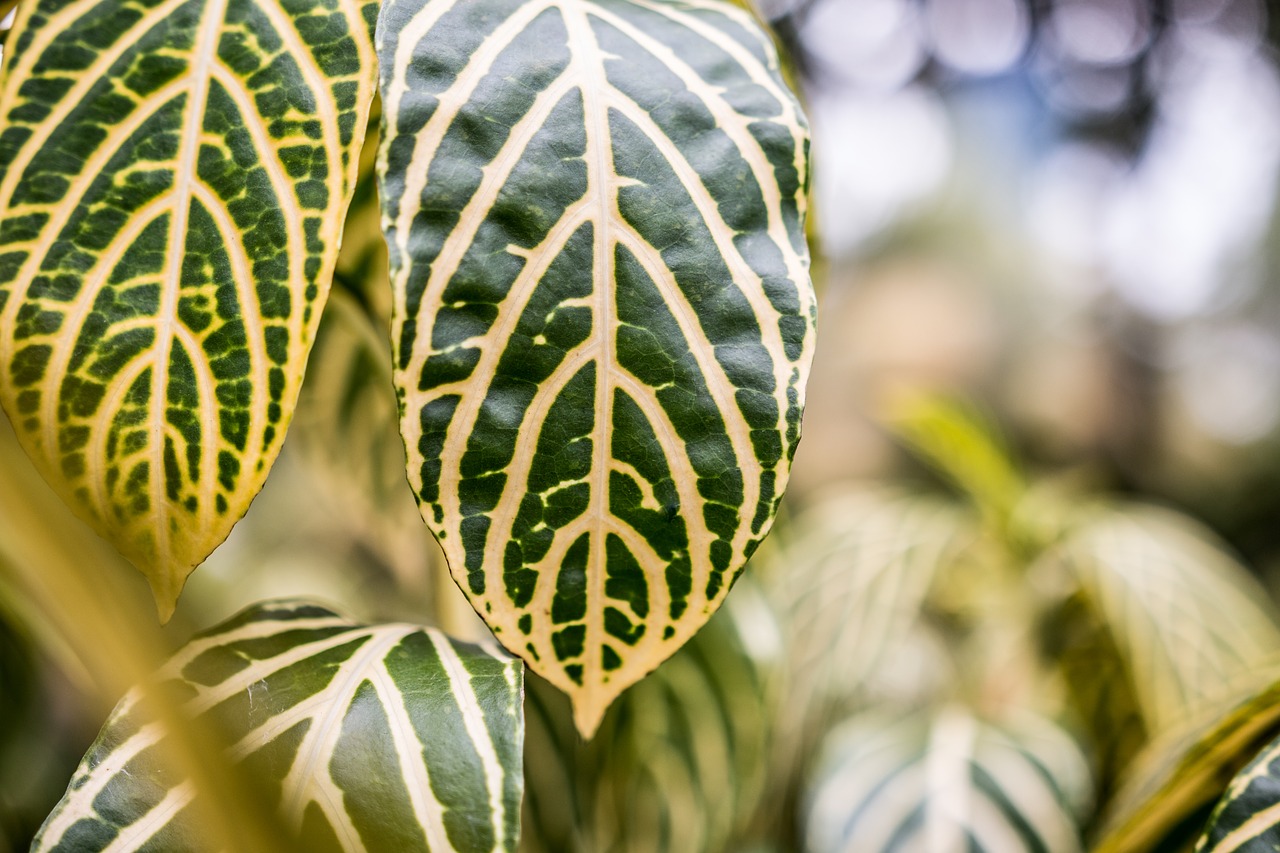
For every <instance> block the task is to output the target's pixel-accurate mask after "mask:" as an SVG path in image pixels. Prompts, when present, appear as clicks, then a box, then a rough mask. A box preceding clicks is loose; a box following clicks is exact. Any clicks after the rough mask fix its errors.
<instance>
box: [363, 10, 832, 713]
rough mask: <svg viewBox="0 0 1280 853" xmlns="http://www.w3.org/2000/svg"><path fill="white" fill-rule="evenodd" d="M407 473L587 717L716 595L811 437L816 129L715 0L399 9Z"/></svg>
mask: <svg viewBox="0 0 1280 853" xmlns="http://www.w3.org/2000/svg"><path fill="white" fill-rule="evenodd" d="M378 43H379V57H380V81H379V86H380V91H381V93H382V99H383V105H384V110H385V120H384V128H385V131H384V136H383V142H382V144H383V148H382V152H381V157H382V162H381V170H382V171H381V177H382V184H381V187H382V191H383V192H382V198H383V206H384V207H383V213H384V226H385V229H386V235H387V242H388V246H389V250H390V263H391V271H392V282H393V286H394V298H395V305H394V318H393V324H392V341H393V347H394V350H395V373H396V384H397V388H398V390H399V394H400V397H401V403H402V408H401V412H402V422H401V428H402V432H403V435H404V440H405V445H406V448H407V451H408V471H409V480H410V483H411V484H412V486H413V488H414V491H415V492H416V494H417V495H418V499H419V503H420V504H421V508H422V511H423V516H424V518H425V519H426V520H427V523H428V525H429V526H430V527H431V529H432V531H433V532H434V533H435V535H436V537H437V538H438V539H439V541H440V543H441V545H442V546H443V548H444V551H445V554H446V556H447V558H448V561H449V565H450V567H451V570H452V572H453V576H454V578H455V580H457V582H458V584H459V585H460V586H461V587H462V588H463V590H464V591H465V592H466V593H467V594H468V596H469V597H470V599H471V601H472V604H473V605H474V607H475V608H476V610H477V612H479V613H480V615H481V616H482V617H483V618H484V619H485V620H486V621H487V622H488V624H489V625H490V627H491V628H492V629H493V631H494V632H495V634H496V635H497V637H498V639H499V640H501V641H502V643H503V644H504V645H506V646H507V648H509V649H511V650H512V651H514V652H515V653H517V654H519V655H521V656H522V657H524V658H525V660H526V662H527V663H528V664H529V666H530V667H532V668H533V669H534V671H536V672H538V673H539V674H540V675H542V676H544V677H545V678H546V679H547V680H549V681H550V682H552V683H553V684H555V685H556V686H557V687H559V688H561V689H562V690H565V691H566V692H568V693H569V694H570V696H571V697H572V699H573V702H574V708H575V716H576V721H577V725H578V728H579V729H580V730H581V731H582V732H583V733H584V734H588V735H589V734H590V733H591V732H592V731H594V730H595V728H596V726H597V725H598V723H599V720H600V717H601V715H602V714H603V713H604V710H605V708H607V707H608V705H609V703H610V702H611V701H612V700H613V698H614V697H615V696H617V695H618V693H619V692H621V691H622V690H623V689H624V688H626V687H627V686H628V685H630V684H632V683H634V682H635V681H637V680H639V679H640V678H642V677H643V676H644V675H645V674H646V673H648V672H649V671H650V670H652V669H653V668H654V667H656V666H657V665H658V664H659V663H660V662H661V661H663V660H664V659H665V658H667V657H668V656H670V655H671V654H672V653H673V652H674V651H675V650H676V649H678V648H679V647H680V645H681V644H682V643H684V642H685V641H686V640H687V639H688V638H689V637H690V636H691V635H692V634H693V633H694V632H695V631H696V630H697V629H698V628H699V626H701V625H702V624H703V623H705V622H706V620H707V618H708V617H709V616H710V615H711V614H712V613H713V612H714V611H715V610H716V608H717V607H719V606H720V604H721V602H722V601H723V600H724V596H725V594H726V593H727V591H728V590H729V587H730V586H731V585H732V583H733V581H734V580H735V578H736V577H737V575H738V573H739V572H740V570H741V568H742V565H743V564H744V562H745V561H746V559H747V557H749V556H750V554H751V553H752V552H753V550H754V549H755V548H756V546H757V545H758V544H759V542H760V541H761V539H762V538H763V537H764V535H765V534H766V532H767V530H768V528H769V526H770V524H771V523H772V519H773V516H774V513H775V510H776V507H777V504H778V501H779V499H780V497H781V495H782V492H783V488H784V486H785V484H786V481H787V477H788V473H789V468H790V461H791V457H792V454H793V452H794V451H795V447H796V443H797V441H798V440H799V434H800V413H801V408H802V405H803V399H804V383H805V380H806V378H807V374H808V368H809V362H810V358H811V354H812V344H813V322H814V299H813V292H812V288H811V285H810V282H809V276H808V259H807V250H806V247H805V242H804V227H803V226H804V214H805V189H806V184H807V131H806V128H805V124H804V119H803V117H802V116H801V114H800V112H799V109H798V107H797V105H796V102H795V99H794V97H793V96H792V95H791V93H790V92H789V91H788V90H787V89H786V87H785V86H784V84H783V83H782V81H781V79H780V77H779V75H778V67H777V58H776V56H775V54H774V52H773V50H772V47H771V45H770V44H769V42H768V40H767V39H766V38H765V36H763V35H762V34H761V33H760V31H759V30H758V29H757V28H756V27H755V25H754V24H753V22H752V19H751V17H750V16H749V15H748V14H747V13H745V12H743V11H742V10H741V9H738V8H736V7H734V6H732V5H731V4H728V3H725V2H721V0H689V2H674V0H634V1H633V2H632V0H528V2H511V0H471V2H460V0H452V2H451V0H390V2H387V3H386V4H385V5H384V6H383V8H382V12H381V16H380V19H379V27H378Z"/></svg>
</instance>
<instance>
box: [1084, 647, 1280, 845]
mask: <svg viewBox="0 0 1280 853" xmlns="http://www.w3.org/2000/svg"><path fill="white" fill-rule="evenodd" d="M1266 672H1268V673H1270V674H1271V677H1272V678H1273V679H1274V678H1275V677H1276V668H1275V666H1269V667H1267V668H1266ZM1278 734H1280V682H1273V683H1271V684H1269V685H1268V686H1267V687H1266V688H1265V689H1264V690H1261V691H1258V692H1257V693H1256V694H1254V695H1251V696H1249V697H1248V698H1246V699H1244V700H1243V701H1241V702H1240V703H1239V704H1237V705H1235V706H1234V707H1232V708H1230V709H1229V710H1228V711H1225V712H1224V711H1222V710H1219V709H1214V711H1213V712H1211V713H1209V714H1205V715H1201V717H1200V718H1197V719H1194V720H1191V721H1190V722H1189V723H1187V724H1186V725H1183V726H1179V727H1177V728H1175V729H1172V730H1171V731H1169V732H1166V733H1165V734H1164V735H1163V736H1161V737H1159V738H1157V739H1156V740H1154V741H1153V742H1152V743H1150V744H1149V745H1148V746H1147V747H1146V748H1145V749H1144V750H1143V751H1142V753H1141V754H1140V755H1138V757H1137V758H1136V759H1134V760H1133V761H1132V762H1130V764H1129V767H1128V772H1127V773H1126V775H1125V777H1124V780H1123V784H1122V786H1121V788H1120V791H1119V793H1118V794H1117V796H1116V797H1115V799H1114V801H1113V802H1112V804H1111V806H1110V807H1109V808H1108V810H1107V817H1106V819H1105V821H1104V823H1103V826H1102V832H1101V834H1100V837H1099V840H1098V844H1097V845H1096V846H1095V848H1094V849H1095V851H1096V853H1145V851H1148V850H1188V849H1190V848H1191V846H1192V844H1193V843H1194V841H1195V839H1196V837H1197V836H1198V835H1199V833H1200V832H1201V829H1202V828H1203V827H1204V824H1205V821H1206V820H1207V818H1208V816H1209V814H1210V812H1211V811H1212V810H1213V805H1214V803H1215V802H1216V801H1217V799H1218V798H1219V797H1220V796H1221V794H1222V792H1223V789H1224V788H1225V787H1226V786H1227V782H1228V781H1229V780H1230V779H1231V777H1232V776H1233V775H1234V774H1235V773H1236V772H1237V771H1239V770H1240V769H1241V768H1242V767H1244V766H1245V764H1247V763H1248V762H1249V760H1250V758H1251V757H1253V756H1254V755H1255V754H1256V753H1257V752H1258V750H1259V749H1261V748H1262V746H1263V745H1264V744H1266V743H1267V742H1268V741H1269V740H1271V739H1272V738H1273V737H1276V736H1277V735H1278Z"/></svg>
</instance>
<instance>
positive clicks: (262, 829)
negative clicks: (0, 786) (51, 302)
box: [0, 416, 293, 853]
mask: <svg viewBox="0 0 1280 853" xmlns="http://www.w3.org/2000/svg"><path fill="white" fill-rule="evenodd" d="M0 431H2V432H3V435H0V575H3V576H7V577H3V581H4V582H3V584H0V586H4V587H8V588H9V589H10V590H12V591H13V592H14V593H16V594H18V595H21V596H23V597H24V599H25V600H24V602H23V604H24V605H25V606H24V607H23V608H22V610H24V611H26V612H27V613H30V614H32V615H33V616H38V617H39V618H41V619H43V620H44V622H45V625H44V629H45V631H47V632H54V633H56V635H57V636H59V637H61V638H62V639H63V640H65V643H66V645H67V646H68V647H69V648H70V649H71V651H72V652H73V653H74V654H75V655H76V656H77V657H78V658H79V661H80V663H81V664H82V665H83V668H84V671H86V672H87V673H89V675H90V676H91V678H92V681H93V683H92V684H91V685H90V686H91V687H93V688H94V689H95V690H96V692H97V696H96V697H95V698H97V699H99V700H100V703H99V709H100V710H101V712H102V721H103V722H105V719H106V713H107V710H108V709H110V708H111V707H112V706H113V705H114V704H115V703H116V701H117V700H118V699H119V698H120V697H121V696H123V695H124V694H125V693H126V692H128V691H129V690H130V689H133V688H135V687H136V688H138V689H139V690H140V691H141V693H142V707H143V708H145V709H146V710H147V711H148V713H149V715H150V716H151V718H152V719H155V720H157V721H159V722H160V723H161V724H162V725H163V727H164V730H165V732H166V737H165V738H164V739H163V740H162V741H161V743H164V744H166V745H167V747H168V750H167V753H168V754H167V755H166V758H167V760H169V761H170V762H171V763H172V764H171V766H172V767H173V769H174V770H176V771H178V772H180V773H181V774H182V775H183V776H184V777H185V778H187V779H188V780H190V782H191V783H192V785H193V786H194V787H195V791H196V796H195V800H194V805H195V807H196V809H197V812H198V818H199V820H200V821H201V823H200V826H201V829H203V830H205V831H206V832H207V837H208V838H209V840H210V841H211V842H213V843H212V844H211V845H210V846H211V847H214V846H216V847H220V848H221V849H223V850H226V851H231V853H278V851H282V850H289V849H291V848H292V847H293V844H292V843H291V842H290V840H289V834H288V833H286V831H285V829H284V827H283V826H282V825H281V823H280V821H279V820H278V818H277V817H276V816H275V814H274V813H270V812H268V811H267V809H264V808H263V807H262V805H261V804H260V803H259V802H256V801H255V798H254V797H253V787H252V786H251V785H250V784H246V781H247V780H244V779H243V778H242V777H240V775H239V774H238V773H237V771H236V769H235V768H234V767H233V766H232V765H231V764H230V762H229V761H228V760H227V758H226V755H225V753H224V752H223V748H222V746H221V745H220V743H219V741H218V739H217V738H216V737H215V736H214V734H213V733H212V732H210V731H209V730H208V727H207V726H204V725H201V724H200V721H198V720H195V719H192V718H191V717H190V716H189V715H188V714H186V713H184V712H183V709H182V707H181V704H180V702H179V700H178V698H177V697H175V696H173V695H172V693H171V691H170V690H167V689H165V688H164V687H163V686H162V685H161V684H160V683H159V681H158V679H155V678H153V677H152V676H153V675H154V673H155V672H156V670H157V669H158V667H159V665H160V664H161V663H162V659H163V657H164V651H165V643H164V640H163V637H162V635H161V633H160V631H159V628H158V626H157V625H156V621H155V613H154V610H152V608H151V607H150V602H149V601H147V600H145V599H144V598H142V597H141V596H130V595H129V594H127V591H126V589H125V588H124V583H123V582H122V581H123V579H122V578H121V577H120V570H121V568H122V566H121V565H120V563H122V561H121V560H119V559H118V558H116V559H112V558H111V557H110V556H109V555H108V554H107V553H106V552H108V551H109V550H110V549H109V548H108V547H107V546H106V545H105V544H104V543H102V542H101V540H99V539H97V537H95V536H94V535H93V533H92V532H90V531H89V530H88V528H86V527H85V526H84V525H83V524H81V523H80V522H79V521H78V520H76V519H75V518H74V517H73V516H71V515H70V513H69V512H67V510H66V508H65V507H64V506H62V504H61V502H59V501H58V499H57V497H56V496H54V495H53V493H52V491H51V490H49V488H48V486H47V485H46V484H45V483H44V482H43V480H41V479H40V477H39V475H38V474H37V473H36V472H35V470H34V468H32V467H31V465H30V463H29V462H28V460H27V459H26V458H25V456H23V455H22V453H21V451H20V450H18V449H17V447H16V442H15V441H14V439H13V435H12V432H11V430H10V427H9V424H8V422H7V421H5V420H4V418H3V416H0ZM68 781H70V780H68Z"/></svg>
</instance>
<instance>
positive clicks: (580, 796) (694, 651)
mask: <svg viewBox="0 0 1280 853" xmlns="http://www.w3.org/2000/svg"><path fill="white" fill-rule="evenodd" d="M777 632H778V626H777V622H776V619H775V617H774V615H773V613H772V612H771V611H770V609H769V605H768V603H767V602H766V600H765V599H764V597H763V595H762V594H761V590H760V589H759V587H758V586H757V585H756V584H755V583H753V582H751V578H750V576H749V575H747V576H744V578H743V580H742V581H741V582H740V583H739V585H738V588H737V590H736V591H735V592H734V595H733V597H732V598H730V599H729V600H728V602H726V604H725V606H724V608H723V609H721V610H720V611H719V612H718V613H717V614H716V615H715V616H714V617H712V619H711V620H710V621H709V622H708V623H707V625H706V627H705V628H704V629H703V630H702V631H700V632H698V634H697V636H695V637H694V638H693V639H692V640H690V641H689V642H688V643H687V644H686V645H685V646H684V647H682V648H681V649H680V650H679V651H678V652H676V654H674V655H673V656H672V657H671V659H670V660H669V661H667V662H666V663H665V664H663V666H662V667H660V668H659V669H658V670H657V671H656V672H655V673H654V674H653V675H652V676H650V677H649V678H647V679H645V680H644V681H642V682H641V683H640V684H637V685H635V686H634V687H633V688H631V689H630V690H628V691H627V692H626V693H625V694H623V696H622V697H620V698H619V700H618V701H617V702H616V703H614V705H613V706H612V707H611V708H610V709H609V711H608V713H607V714H606V715H605V717H604V720H603V721H602V723H601V726H600V730H599V732H598V734H597V736H596V737H595V738H594V739H593V740H591V741H589V742H585V743H584V742H583V741H582V740H581V739H580V738H579V737H578V735H577V732H576V731H575V729H574V726H573V722H572V713H571V709H570V707H569V703H568V701H567V700H566V699H565V697H564V696H563V695H561V694H560V693H558V692H557V691H556V690H555V689H554V688H552V687H551V686H550V685H548V684H547V682H545V681H543V680H541V679H538V678H531V679H530V680H529V693H528V700H527V705H526V708H527V726H528V734H527V737H526V740H525V767H526V784H527V790H528V795H527V796H526V798H525V811H524V815H525V817H524V821H523V823H524V834H523V836H522V838H521V850H522V851H524V853H665V851H674V850H679V851H681V853H698V851H705V853H713V851H723V850H737V849H741V841H742V837H743V834H744V833H745V832H746V831H747V828H748V824H749V823H750V822H751V821H752V820H753V819H754V818H756V816H757V814H758V813H759V812H762V811H763V812H768V811H770V810H771V809H772V808H773V807H774V804H762V803H761V801H760V795H761V792H762V789H763V785H764V781H765V774H766V772H767V767H766V763H767V761H766V758H767V756H766V750H767V745H768V733H769V722H770V713H771V708H772V705H773V700H774V696H773V687H774V681H773V680H772V679H771V677H770V676H771V674H772V672H773V670H774V668H775V667H774V665H775V664H776V662H777V661H776V658H777V655H778V648H777V646H778V643H779V638H778V634H777Z"/></svg>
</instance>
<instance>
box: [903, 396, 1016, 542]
mask: <svg viewBox="0 0 1280 853" xmlns="http://www.w3.org/2000/svg"><path fill="white" fill-rule="evenodd" d="M888 422H889V426H890V428H891V429H892V430H893V432H894V433H895V434H896V435H897V436H898V438H899V439H901V440H902V441H903V442H904V443H905V444H906V446H907V447H908V449H910V450H911V451H912V452H913V453H914V454H915V455H916V456H918V457H920V459H922V460H923V461H924V462H926V463H928V464H929V465H930V466H932V467H933V468H935V469H936V470H937V471H938V472H939V473H940V474H942V475H943V476H944V477H946V478H947V479H948V480H950V481H951V483H952V484H953V485H955V486H956V487H957V488H959V489H960V491H961V492H963V493H964V494H965V495H967V496H968V497H969V498H970V499H971V500H972V501H973V502H974V504H976V505H977V506H978V508H979V509H980V510H981V511H982V513H983V515H984V516H985V517H987V519H988V520H989V521H991V522H994V523H996V524H998V525H999V526H1000V527H1001V528H1003V527H1004V525H1005V524H1007V522H1008V519H1009V518H1010V516H1011V515H1012V514H1013V511H1014V508H1015V507H1016V506H1017V504H1018V502H1019V501H1020V500H1021V499H1022V497H1023V495H1024V493H1025V491H1026V484H1025V483H1024V481H1023V478H1022V475H1021V474H1019V473H1018V471H1017V469H1016V468H1015V467H1014V464H1013V462H1012V461H1011V457H1010V454H1009V452H1008V450H1007V449H1006V448H1005V446H1004V443H1003V442H1002V441H1001V440H1000V438H999V437H998V435H997V433H996V431H995V428H994V427H993V426H992V425H991V424H990V423H988V422H987V420H986V419H985V418H984V417H983V416H982V415H981V414H980V413H979V412H978V410H977V409H976V408H974V407H972V406H968V405H965V404H963V403H961V402H959V401H951V400H947V399H944V398H941V397H933V396H923V395H912V396H907V397H902V398H900V399H898V400H896V401H895V402H894V404H893V405H891V406H890V408H889V411H888Z"/></svg>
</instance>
